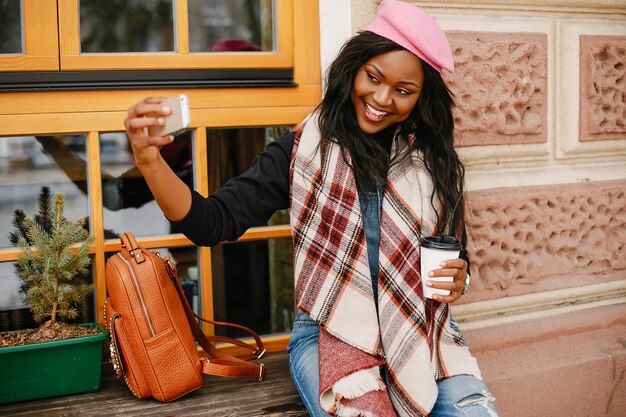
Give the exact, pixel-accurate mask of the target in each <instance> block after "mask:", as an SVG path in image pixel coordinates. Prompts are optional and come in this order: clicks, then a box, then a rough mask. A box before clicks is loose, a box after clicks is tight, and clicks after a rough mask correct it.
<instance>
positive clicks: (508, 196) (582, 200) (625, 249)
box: [462, 180, 626, 302]
mask: <svg viewBox="0 0 626 417" xmlns="http://www.w3.org/2000/svg"><path fill="white" fill-rule="evenodd" d="M466 222H467V229H468V252H469V255H470V259H471V261H472V268H471V269H472V284H471V289H472V292H471V293H469V294H468V295H467V296H465V297H463V298H462V300H463V302H470V301H476V300H483V299H494V298H500V297H506V296H508V295H519V294H525V293H532V292H537V291H544V290H550V289H557V288H565V287H574V286H578V285H584V284H591V283H597V282H603V281H609V280H612V279H618V278H624V276H625V274H626V180H620V181H605V182H594V183H584V184H561V185H548V186H535V187H518V188H501V189H492V190H483V191H474V192H470V193H468V196H467V207H466Z"/></svg>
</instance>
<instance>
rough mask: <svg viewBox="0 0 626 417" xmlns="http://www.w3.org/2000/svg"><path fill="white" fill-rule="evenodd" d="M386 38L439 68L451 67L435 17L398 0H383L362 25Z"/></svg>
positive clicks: (448, 68) (446, 68)
mask: <svg viewBox="0 0 626 417" xmlns="http://www.w3.org/2000/svg"><path fill="white" fill-rule="evenodd" d="M365 30H367V31H369V32H374V33H376V34H377V35H380V36H382V37H384V38H387V39H389V40H391V41H393V42H395V43H397V44H398V45H400V46H402V47H404V48H406V49H407V50H409V51H411V52H413V53H414V54H415V55H417V56H418V57H420V58H422V59H423V60H424V61H425V62H427V63H428V64H429V65H430V66H431V67H433V68H434V69H436V70H437V71H438V72H441V70H442V69H445V70H447V71H449V72H453V71H454V61H453V60H452V52H451V51H450V44H448V39H447V38H446V35H445V34H444V33H443V31H442V30H441V28H440V27H439V25H437V22H436V21H435V18H434V17H432V16H430V15H428V14H426V13H425V12H424V11H423V10H422V9H420V8H419V7H416V6H412V5H410V4H408V3H405V2H403V1H399V0H383V2H382V3H381V5H380V8H379V9H378V16H376V19H375V20H374V22H373V23H372V24H371V25H370V26H369V27H368V28H367V29H365Z"/></svg>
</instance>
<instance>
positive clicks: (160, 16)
mask: <svg viewBox="0 0 626 417" xmlns="http://www.w3.org/2000/svg"><path fill="white" fill-rule="evenodd" d="M173 3H174V2H173V1H172V0H133V1H127V0H108V1H102V0H80V3H79V4H80V47H81V52H87V53H103V52H104V53H107V52H163V51H174V44H175V41H174V4H173Z"/></svg>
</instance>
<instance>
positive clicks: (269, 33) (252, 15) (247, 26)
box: [188, 0, 274, 52]
mask: <svg viewBox="0 0 626 417" xmlns="http://www.w3.org/2000/svg"><path fill="white" fill-rule="evenodd" d="M188 16H189V50H190V51H191V52H254V51H273V50H274V26H273V21H274V16H273V11H272V0H212V1H206V0H188Z"/></svg>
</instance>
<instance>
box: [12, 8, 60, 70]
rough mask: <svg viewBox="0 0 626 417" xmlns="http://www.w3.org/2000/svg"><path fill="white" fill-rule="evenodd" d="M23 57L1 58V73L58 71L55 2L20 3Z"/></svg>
mask: <svg viewBox="0 0 626 417" xmlns="http://www.w3.org/2000/svg"><path fill="white" fill-rule="evenodd" d="M22 7H23V9H22V15H23V21H22V31H23V37H24V51H23V53H22V54H6V55H4V54H2V55H0V71H55V70H58V69H59V45H58V41H57V39H58V30H57V5H56V2H54V1H40V0H22Z"/></svg>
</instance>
